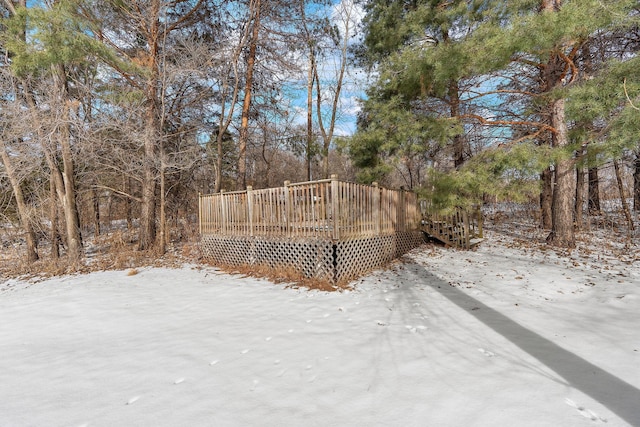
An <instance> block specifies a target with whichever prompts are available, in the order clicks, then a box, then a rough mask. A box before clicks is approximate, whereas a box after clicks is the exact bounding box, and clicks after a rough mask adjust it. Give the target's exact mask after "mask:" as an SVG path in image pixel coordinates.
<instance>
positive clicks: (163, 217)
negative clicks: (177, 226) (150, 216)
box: [157, 144, 168, 255]
mask: <svg viewBox="0 0 640 427" xmlns="http://www.w3.org/2000/svg"><path fill="white" fill-rule="evenodd" d="M166 179H167V177H166V174H165V162H164V149H163V147H162V144H160V236H159V237H160V238H159V239H158V243H157V251H158V255H164V254H165V252H166V251H167V237H168V232H167V199H166V197H167V196H166V191H167V188H166Z"/></svg>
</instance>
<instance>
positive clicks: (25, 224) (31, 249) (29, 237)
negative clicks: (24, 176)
mask: <svg viewBox="0 0 640 427" xmlns="http://www.w3.org/2000/svg"><path fill="white" fill-rule="evenodd" d="M0 156H1V157H2V163H3V165H4V170H5V173H6V174H7V177H8V178H9V183H10V184H11V189H12V190H13V196H14V197H15V199H16V207H17V209H18V216H19V217H20V225H21V226H22V228H23V229H24V232H25V236H26V242H27V247H26V257H27V262H30V263H31V262H34V261H37V260H38V240H37V238H36V233H35V231H34V229H33V225H32V223H31V218H30V216H29V211H28V209H27V204H26V202H25V199H24V193H23V192H22V188H21V187H20V181H19V180H18V176H17V174H16V171H15V169H14V167H13V163H12V162H11V158H10V157H9V154H7V150H6V147H5V144H4V141H2V140H0Z"/></svg>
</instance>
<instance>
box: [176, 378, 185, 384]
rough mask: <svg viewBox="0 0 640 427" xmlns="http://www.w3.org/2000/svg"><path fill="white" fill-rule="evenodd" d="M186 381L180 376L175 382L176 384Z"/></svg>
mask: <svg viewBox="0 0 640 427" xmlns="http://www.w3.org/2000/svg"><path fill="white" fill-rule="evenodd" d="M183 382H184V378H178V379H177V380H175V381H174V382H173V383H174V384H180V383H183Z"/></svg>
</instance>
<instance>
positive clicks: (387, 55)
mask: <svg viewBox="0 0 640 427" xmlns="http://www.w3.org/2000/svg"><path fill="white" fill-rule="evenodd" d="M364 8H365V12H366V14H365V18H364V24H363V30H364V39H363V43H362V45H361V46H360V49H359V51H358V54H359V56H358V57H359V60H360V61H361V62H360V63H361V64H362V65H363V66H368V67H370V69H373V70H375V71H376V73H375V76H376V80H375V81H374V82H373V83H372V84H371V85H370V86H369V88H368V91H367V101H366V102H365V104H364V109H363V111H362V113H361V116H360V119H359V131H358V133H357V134H356V135H355V137H354V138H353V139H352V140H351V143H350V146H349V151H350V155H351V157H352V159H353V161H354V164H355V166H356V167H357V168H358V170H359V177H360V179H362V180H365V181H373V180H376V181H384V179H391V177H393V176H396V177H397V176H400V177H401V178H402V179H403V180H404V181H405V183H406V184H407V185H409V186H411V187H414V188H421V189H422V191H425V192H426V193H428V194H430V196H431V197H433V198H434V201H435V202H436V203H437V204H439V205H441V206H443V207H446V206H451V205H465V204H468V203H478V202H481V201H482V200H483V198H487V197H491V198H492V199H494V198H507V199H509V200H523V199H529V200H531V199H534V198H535V199H539V201H540V209H541V221H542V226H543V227H544V228H545V229H548V230H549V235H548V239H547V240H548V241H549V242H550V243H552V244H555V245H559V246H568V247H571V246H574V244H575V234H574V233H575V229H576V228H577V227H580V224H582V218H583V212H597V211H598V210H599V194H598V189H599V187H598V182H599V179H598V170H599V168H600V167H602V166H603V165H612V166H613V169H614V176H615V178H614V179H615V181H614V182H616V185H617V188H618V189H619V194H620V196H619V197H620V199H619V200H621V201H622V206H623V208H624V212H625V214H626V217H627V221H628V223H629V227H630V228H633V218H632V212H631V209H633V208H634V209H635V210H636V211H640V145H639V141H640V139H639V138H638V136H639V135H640V132H639V131H640V58H639V57H638V54H637V53H638V49H639V48H640V30H639V28H640V27H639V26H638V23H639V21H638V20H639V18H640V5H639V4H638V2H637V1H631V0H580V1H569V0H564V1H563V0H514V1H503V0H500V1H494V0H482V1H475V0H452V1H441V0H413V1H388V0H369V1H366V2H364ZM623 165H629V166H631V167H632V168H635V172H634V189H633V193H634V201H635V203H634V206H633V207H631V206H628V205H627V201H626V197H625V192H624V182H623V181H624V180H623V179H622V178H623V177H622V175H623V168H622V166H623ZM626 194H627V195H629V192H627V193H626ZM587 201H588V202H587ZM587 205H588V210H587Z"/></svg>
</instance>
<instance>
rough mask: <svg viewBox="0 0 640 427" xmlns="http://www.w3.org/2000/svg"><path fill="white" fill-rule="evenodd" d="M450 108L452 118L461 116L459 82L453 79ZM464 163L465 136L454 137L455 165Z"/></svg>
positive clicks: (450, 85)
mask: <svg viewBox="0 0 640 427" xmlns="http://www.w3.org/2000/svg"><path fill="white" fill-rule="evenodd" d="M449 109H450V114H451V118H453V119H455V118H458V117H459V116H460V92H459V88H458V83H457V82H456V81H453V82H451V83H450V84H449ZM463 163H464V136H463V135H456V136H454V137H453V166H454V167H455V168H456V169H458V168H459V167H460V166H462V164H463Z"/></svg>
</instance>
